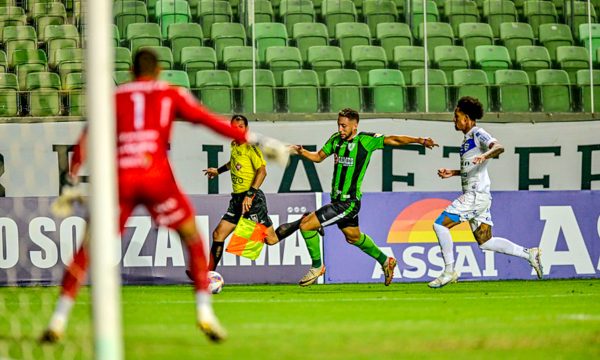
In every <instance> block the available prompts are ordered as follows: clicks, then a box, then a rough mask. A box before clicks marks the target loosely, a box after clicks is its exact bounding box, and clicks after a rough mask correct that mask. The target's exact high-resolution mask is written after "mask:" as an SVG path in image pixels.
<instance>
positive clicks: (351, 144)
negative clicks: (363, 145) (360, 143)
mask: <svg viewBox="0 0 600 360" xmlns="http://www.w3.org/2000/svg"><path fill="white" fill-rule="evenodd" d="M355 146H356V144H355V143H350V144H348V150H350V151H352V150H354V147H355Z"/></svg>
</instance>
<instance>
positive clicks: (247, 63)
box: [223, 46, 258, 87]
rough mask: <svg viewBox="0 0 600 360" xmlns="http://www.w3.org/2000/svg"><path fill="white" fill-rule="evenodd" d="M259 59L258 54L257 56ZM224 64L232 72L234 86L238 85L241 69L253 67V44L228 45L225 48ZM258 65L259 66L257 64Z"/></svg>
mask: <svg viewBox="0 0 600 360" xmlns="http://www.w3.org/2000/svg"><path fill="white" fill-rule="evenodd" d="M256 58H257V59H258V56H257V57H256ZM223 64H224V66H225V68H226V69H227V71H229V73H230V74H231V79H232V81H233V86H234V87H237V86H238V74H239V72H240V71H241V70H244V69H252V47H251V46H228V47H226V48H225V50H223ZM257 67H258V66H257Z"/></svg>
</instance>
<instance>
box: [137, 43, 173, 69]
mask: <svg viewBox="0 0 600 360" xmlns="http://www.w3.org/2000/svg"><path fill="white" fill-rule="evenodd" d="M141 49H145V50H150V51H152V52H153V53H154V54H156V57H157V59H158V66H159V67H160V68H161V69H163V70H171V69H172V68H173V54H172V53H171V49H170V48H168V47H166V46H144V47H141V48H140V50H141Z"/></svg>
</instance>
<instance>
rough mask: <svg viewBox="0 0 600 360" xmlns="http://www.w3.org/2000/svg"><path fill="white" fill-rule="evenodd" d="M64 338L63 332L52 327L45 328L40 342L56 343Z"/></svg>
mask: <svg viewBox="0 0 600 360" xmlns="http://www.w3.org/2000/svg"><path fill="white" fill-rule="evenodd" d="M61 338H62V333H61V332H59V331H56V330H52V329H50V328H48V329H46V330H44V333H43V334H42V336H40V339H39V341H40V343H46V344H54V343H56V342H58V341H59V340H60V339H61Z"/></svg>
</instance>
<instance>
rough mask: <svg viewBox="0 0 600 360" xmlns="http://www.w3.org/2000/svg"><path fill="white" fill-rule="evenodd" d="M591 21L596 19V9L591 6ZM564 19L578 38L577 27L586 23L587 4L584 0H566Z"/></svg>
mask: <svg viewBox="0 0 600 360" xmlns="http://www.w3.org/2000/svg"><path fill="white" fill-rule="evenodd" d="M591 19H592V21H591V22H592V23H595V22H596V20H597V17H596V10H595V9H594V6H591ZM565 21H566V24H567V25H569V26H570V27H571V29H573V33H574V35H575V37H577V38H579V27H580V26H581V25H582V24H584V25H585V24H587V23H588V4H587V2H586V1H567V3H566V4H565Z"/></svg>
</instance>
